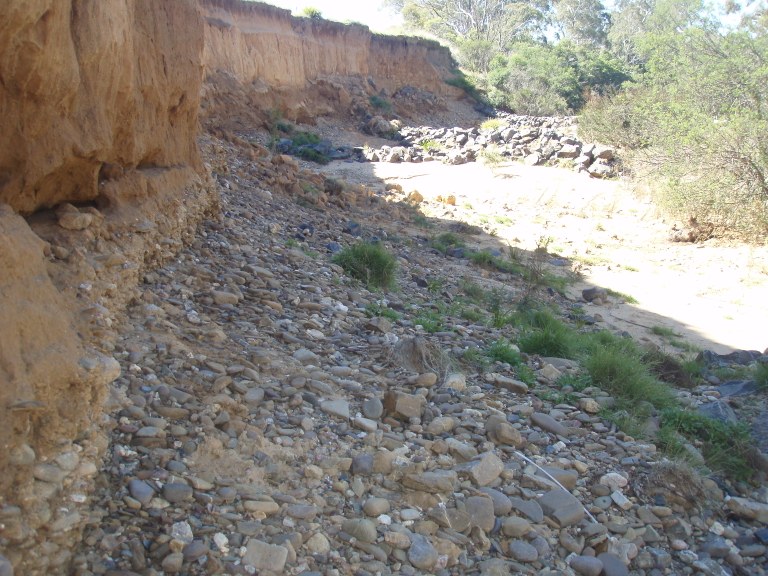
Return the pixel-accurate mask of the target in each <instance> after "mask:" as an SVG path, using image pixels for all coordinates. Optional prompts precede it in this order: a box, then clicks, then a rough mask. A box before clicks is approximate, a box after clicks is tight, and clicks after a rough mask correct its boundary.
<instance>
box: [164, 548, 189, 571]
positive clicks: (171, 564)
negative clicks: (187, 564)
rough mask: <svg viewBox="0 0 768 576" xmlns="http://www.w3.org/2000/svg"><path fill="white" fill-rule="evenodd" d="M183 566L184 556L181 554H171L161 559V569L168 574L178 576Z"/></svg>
mask: <svg viewBox="0 0 768 576" xmlns="http://www.w3.org/2000/svg"><path fill="white" fill-rule="evenodd" d="M183 565H184V554H182V553H181V552H173V553H171V554H168V556H166V557H165V558H163V562H162V567H163V571H164V572H166V573H168V574H178V573H179V572H181V569H182V566H183Z"/></svg>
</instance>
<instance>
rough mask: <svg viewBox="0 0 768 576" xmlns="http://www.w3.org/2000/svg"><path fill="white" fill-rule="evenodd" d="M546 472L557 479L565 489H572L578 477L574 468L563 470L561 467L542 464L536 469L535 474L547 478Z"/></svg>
mask: <svg viewBox="0 0 768 576" xmlns="http://www.w3.org/2000/svg"><path fill="white" fill-rule="evenodd" d="M547 474H548V475H549V476H551V477H552V478H554V479H555V480H557V481H558V482H559V483H560V484H562V485H563V486H564V487H565V488H566V489H567V490H573V489H574V488H575V487H576V482H577V481H578V479H579V473H578V472H576V470H564V469H563V468H557V467H555V466H543V467H542V468H541V469H539V470H537V471H536V475H537V476H543V477H545V478H548V477H549V476H547Z"/></svg>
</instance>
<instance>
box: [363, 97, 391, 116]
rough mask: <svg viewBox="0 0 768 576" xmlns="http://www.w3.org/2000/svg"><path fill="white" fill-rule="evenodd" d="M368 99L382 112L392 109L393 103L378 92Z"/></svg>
mask: <svg viewBox="0 0 768 576" xmlns="http://www.w3.org/2000/svg"><path fill="white" fill-rule="evenodd" d="M368 101H369V102H370V103H371V106H373V107H374V108H376V109H377V110H381V111H382V112H389V111H390V110H391V109H392V103H391V102H390V101H389V100H387V99H386V98H384V97H383V96H379V95H378V94H372V95H371V96H370V97H369V98H368Z"/></svg>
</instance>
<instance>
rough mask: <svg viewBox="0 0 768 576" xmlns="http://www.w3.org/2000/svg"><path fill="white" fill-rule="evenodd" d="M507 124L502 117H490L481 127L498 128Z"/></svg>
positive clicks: (487, 128) (484, 128)
mask: <svg viewBox="0 0 768 576" xmlns="http://www.w3.org/2000/svg"><path fill="white" fill-rule="evenodd" d="M506 125H507V123H506V122H505V121H504V120H502V119H501V118H488V120H484V121H483V123H482V124H480V128H482V129H483V130H496V129H497V128H501V127H502V126H506Z"/></svg>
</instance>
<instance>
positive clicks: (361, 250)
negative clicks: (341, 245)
mask: <svg viewBox="0 0 768 576" xmlns="http://www.w3.org/2000/svg"><path fill="white" fill-rule="evenodd" d="M333 262H334V263H336V264H338V265H339V266H341V267H342V268H343V269H344V271H345V272H346V273H347V274H349V275H350V276H351V277H352V278H355V279H357V280H360V281H361V282H364V283H365V284H366V285H367V286H369V287H372V288H392V287H394V285H395V273H396V271H397V261H396V260H395V257H394V256H392V254H390V253H389V252H387V250H386V249H385V248H384V247H383V246H382V245H381V244H370V243H367V242H361V243H360V244H355V245H353V246H349V247H347V248H345V249H344V250H342V251H341V252H339V253H338V254H336V256H334V257H333Z"/></svg>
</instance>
